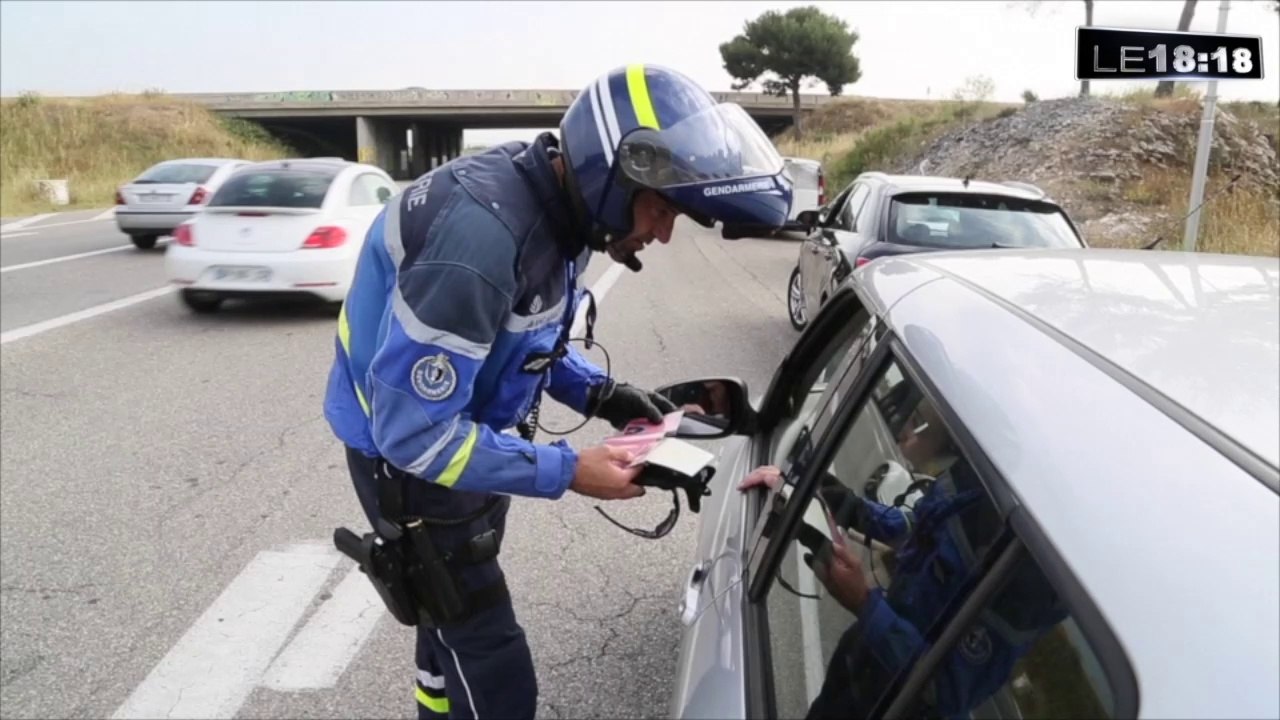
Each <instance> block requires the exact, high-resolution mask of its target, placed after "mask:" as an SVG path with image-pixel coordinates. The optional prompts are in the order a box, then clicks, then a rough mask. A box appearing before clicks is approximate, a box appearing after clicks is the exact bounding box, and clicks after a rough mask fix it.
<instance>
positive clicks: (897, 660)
mask: <svg viewBox="0 0 1280 720" xmlns="http://www.w3.org/2000/svg"><path fill="white" fill-rule="evenodd" d="M960 465H961V467H959V468H958V470H959V472H958V473H954V474H953V473H952V472H946V473H943V474H942V475H940V476H939V477H938V478H937V481H936V482H935V483H934V484H933V485H932V486H931V487H930V489H929V491H928V492H926V494H925V495H924V497H922V498H921V499H920V500H919V501H918V502H917V503H916V504H915V508H914V511H913V512H908V513H905V514H904V513H903V512H901V511H900V510H898V509H896V508H890V507H887V506H885V505H881V504H879V503H876V502H873V501H870V500H866V501H864V502H865V503H866V505H867V507H868V510H870V512H869V514H868V520H869V527H868V528H867V535H868V536H869V537H871V538H873V539H875V540H879V541H881V542H884V543H887V544H890V545H894V546H896V547H898V552H897V560H896V566H895V568H894V572H893V584H892V586H891V588H890V589H889V591H888V594H887V596H886V594H885V592H884V591H883V590H881V589H879V588H877V589H873V590H872V591H871V593H870V594H869V597H868V599H867V603H866V604H865V605H864V606H863V608H862V610H861V616H860V619H859V621H858V623H856V624H855V628H860V634H861V635H862V637H863V641H864V642H865V643H866V644H867V646H868V648H869V649H870V651H871V653H872V655H873V656H874V657H875V659H876V660H877V661H878V662H879V663H880V664H881V666H882V667H883V668H884V669H886V670H887V671H889V675H890V676H892V675H895V674H897V673H898V672H901V670H902V669H903V668H905V667H906V666H907V664H908V663H910V662H911V661H912V659H913V656H914V655H915V654H916V653H918V652H919V651H920V650H921V649H922V644H923V642H924V634H925V631H927V630H928V629H929V627H930V625H931V624H932V623H933V621H934V620H935V619H936V618H937V617H938V616H939V615H941V614H942V611H943V607H944V606H945V605H946V604H947V603H948V602H949V601H950V600H951V598H952V597H954V596H955V595H956V593H957V592H959V591H960V589H961V587H962V586H963V584H964V583H965V581H966V580H967V579H968V578H969V577H970V576H971V574H972V573H973V572H974V571H975V566H976V565H977V562H978V560H979V555H980V554H981V552H982V551H983V550H984V549H985V545H987V544H988V543H989V542H990V541H993V540H994V539H995V533H996V532H997V531H998V529H999V518H998V517H981V515H980V514H979V515H974V516H973V518H971V519H972V520H973V522H972V523H971V524H970V527H969V528H966V527H965V525H966V523H965V522H964V521H963V520H962V519H961V515H962V514H964V513H966V512H975V511H977V512H979V513H981V511H980V510H979V508H978V505H979V504H980V503H982V502H983V496H982V493H983V490H982V489H981V485H980V483H979V481H978V479H977V477H976V476H974V475H973V471H972V470H971V469H969V468H968V466H967V464H963V463H961V464H960ZM974 532H977V534H978V535H988V537H975V536H974V535H973V534H972V533H974ZM975 544H976V545H977V546H975ZM1000 598H1001V600H998V601H997V602H996V608H994V611H993V610H991V609H989V610H987V611H986V612H984V613H982V614H981V615H980V616H979V620H978V622H977V623H976V625H975V626H974V627H973V628H972V629H971V630H970V632H969V634H967V635H966V636H965V637H964V638H963V639H962V640H961V641H960V642H959V643H958V645H957V647H956V650H955V651H953V652H951V653H950V654H948V656H947V658H946V659H945V660H944V661H943V663H942V665H941V666H940V667H939V669H938V671H937V674H936V675H935V676H934V680H935V685H934V687H933V702H934V704H935V707H936V708H937V709H938V710H939V711H940V712H941V713H942V714H943V715H944V716H945V717H967V713H968V711H969V710H971V709H972V708H974V707H975V706H977V705H978V704H979V703H981V702H982V701H983V700H986V699H987V698H989V697H990V696H991V695H992V694H993V693H994V692H995V691H996V690H999V689H1000V687H1001V686H1002V685H1003V684H1004V683H1005V682H1006V681H1007V680H1008V679H1009V675H1010V673H1011V671H1012V669H1013V666H1014V664H1015V663H1016V662H1017V661H1018V659H1019V658H1021V657H1022V656H1023V655H1025V654H1026V653H1027V651H1028V650H1030V648H1031V646H1032V644H1033V643H1034V642H1035V640H1037V639H1038V638H1039V637H1041V636H1042V635H1043V634H1044V633H1045V632H1047V631H1048V630H1049V629H1051V628H1052V627H1053V626H1054V625H1055V624H1057V623H1059V622H1061V621H1062V620H1064V619H1065V618H1066V615H1067V613H1066V610H1065V608H1064V607H1063V605H1062V604H1061V601H1060V600H1059V599H1058V597H1057V596H1056V595H1055V594H1054V593H1053V590H1052V588H1051V587H1050V586H1049V585H1048V583H1047V581H1046V580H1045V579H1044V578H1043V576H1042V575H1040V574H1039V570H1038V568H1037V567H1036V566H1034V564H1024V565H1023V566H1022V567H1021V568H1020V569H1019V570H1018V572H1017V573H1015V580H1014V582H1013V583H1012V584H1011V585H1010V586H1009V587H1008V588H1006V590H1005V594H1004V595H1001V596H1000Z"/></svg>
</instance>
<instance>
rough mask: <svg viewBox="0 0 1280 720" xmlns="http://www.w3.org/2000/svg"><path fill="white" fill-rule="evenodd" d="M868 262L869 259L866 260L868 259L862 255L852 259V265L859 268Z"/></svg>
mask: <svg viewBox="0 0 1280 720" xmlns="http://www.w3.org/2000/svg"><path fill="white" fill-rule="evenodd" d="M869 262H871V261H870V260H868V259H866V258H864V257H860V258H858V259H857V260H854V261H853V266H854V267H856V268H860V267H862V266H863V265H866V264H867V263H869Z"/></svg>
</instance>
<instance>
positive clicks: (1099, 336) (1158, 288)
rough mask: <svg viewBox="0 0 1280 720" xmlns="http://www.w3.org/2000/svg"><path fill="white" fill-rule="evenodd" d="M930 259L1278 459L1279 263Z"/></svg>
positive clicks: (1032, 255)
mask: <svg viewBox="0 0 1280 720" xmlns="http://www.w3.org/2000/svg"><path fill="white" fill-rule="evenodd" d="M930 264H931V265H932V266H933V267H935V268H941V269H943V270H945V271H946V272H948V273H950V274H952V275H953V276H954V277H956V278H957V279H959V280H962V281H963V282H967V283H970V284H972V285H973V286H975V287H976V288H980V289H981V290H982V291H983V292H985V293H989V294H991V295H993V296H995V297H998V298H1000V299H1001V300H1003V301H1004V302H1006V303H1008V304H1009V305H1010V306H1011V307H1016V308H1017V309H1019V310H1021V311H1022V312H1024V313H1027V314H1029V315H1031V316H1033V317H1035V318H1036V319H1037V320H1039V321H1041V322H1043V323H1045V324H1047V325H1048V326H1050V327H1052V328H1053V329H1054V330H1056V331H1057V332H1059V333H1061V334H1062V335H1064V336H1065V337H1067V338H1070V339H1071V340H1072V341H1074V342H1076V343H1079V344H1081V345H1083V346H1085V347H1087V348H1088V349H1089V350H1090V351H1092V352H1093V353H1096V354H1097V356H1099V357H1100V358H1102V359H1103V360H1105V361H1107V362H1109V363H1111V364H1113V365H1115V366H1117V367H1119V368H1121V369H1123V370H1124V371H1125V372H1126V373H1128V374H1129V375H1130V376H1132V377H1133V378H1134V379H1136V380H1137V381H1139V382H1141V383H1144V384H1145V385H1148V386H1150V387H1151V388H1152V389H1154V390H1155V391H1156V392H1158V393H1160V394H1161V395H1163V396H1165V397H1167V398H1168V399H1169V400H1172V401H1173V402H1174V403H1177V404H1178V405H1180V406H1182V407H1183V408H1185V409H1186V410H1188V411H1190V412H1191V413H1192V414H1194V415H1196V416H1197V417H1199V418H1201V419H1203V420H1204V421H1205V422H1207V423H1208V424H1209V425H1211V426H1212V427H1214V428H1217V429H1218V430H1221V431H1222V432H1224V433H1226V434H1227V435H1228V436H1229V437H1230V438H1231V439H1233V440H1234V441H1235V442H1237V443H1239V444H1240V445H1243V446H1244V447H1245V448H1247V449H1248V450H1249V451H1250V452H1252V453H1254V454H1256V455H1257V456H1258V457H1260V458H1261V459H1263V460H1264V461H1266V463H1267V464H1269V465H1270V466H1272V467H1280V371H1278V370H1277V368H1280V334H1278V330H1280V290H1278V289H1277V288H1278V287H1280V273H1278V272H1277V270H1278V268H1280V261H1277V260H1276V259H1275V258H1252V257H1246V256H1239V255H1191V254H1183V253H1166V252H1150V251H1141V250H1119V251H1104V252H1097V253H1093V252H1088V251H1085V252H1078V251H1068V252H1053V251H1050V252H1048V253H1045V252H1040V251H1036V250H1025V251H1015V252H1013V253H1007V254H1003V255H1002V256H1001V257H998V258H990V257H975V256H972V255H959V256H955V255H951V256H948V257H939V256H934V257H933V258H931V259H930Z"/></svg>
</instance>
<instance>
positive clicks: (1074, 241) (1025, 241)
mask: <svg viewBox="0 0 1280 720" xmlns="http://www.w3.org/2000/svg"><path fill="white" fill-rule="evenodd" d="M786 234H787V235H789V236H796V235H800V236H802V237H803V238H804V240H803V242H802V244H801V246H800V253H799V258H798V260H797V262H796V267H795V269H794V270H793V271H792V273H791V278H790V281H789V283H790V284H789V287H788V289H787V312H788V315H789V316H790V318H791V324H792V326H794V327H795V328H796V329H797V330H799V329H801V328H803V327H804V326H805V323H807V322H808V317H809V316H810V315H812V314H813V313H814V312H816V311H817V310H818V309H820V308H821V307H822V304H823V303H825V302H826V299H827V298H828V297H829V296H830V295H831V292H832V291H833V290H834V289H835V288H836V287H837V286H838V285H839V284H840V283H841V281H843V280H844V278H846V277H848V275H849V273H850V272H852V271H853V269H854V268H857V267H860V266H862V265H865V264H866V263H868V262H870V261H871V260H874V259H875V258H878V257H884V256H886V255H903V254H907V253H916V252H929V251H938V250H973V249H989V248H992V247H1002V248H1075V247H1085V246H1086V243H1085V241H1084V239H1083V238H1081V237H1080V234H1079V232H1077V230H1076V228H1075V226H1074V225H1073V224H1072V222H1071V219H1070V218H1069V217H1068V216H1067V213H1066V212H1065V211H1064V210H1063V209H1062V208H1061V207H1060V206H1059V205H1058V204H1057V203H1055V202H1054V201H1053V200H1051V199H1049V198H1048V197H1047V196H1046V195H1045V193H1044V192H1043V191H1041V190H1040V189H1039V188H1037V187H1035V186H1034V185H1028V184H1026V183H1018V182H1009V183H993V182H984V181H980V180H964V179H961V178H947V177H931V176H922V175H886V174H884V173H880V172H867V173H862V174H861V175H859V176H858V177H857V178H855V179H854V180H853V182H851V183H850V184H849V186H848V187H846V188H845V189H844V190H843V191H842V192H841V193H840V194H839V195H837V196H836V197H835V198H834V199H833V200H832V201H831V202H830V203H829V204H828V205H825V206H823V207H821V208H819V209H818V210H815V211H810V212H804V213H801V214H799V216H798V217H797V220H796V223H794V224H793V225H792V226H789V228H788V230H787V231H786Z"/></svg>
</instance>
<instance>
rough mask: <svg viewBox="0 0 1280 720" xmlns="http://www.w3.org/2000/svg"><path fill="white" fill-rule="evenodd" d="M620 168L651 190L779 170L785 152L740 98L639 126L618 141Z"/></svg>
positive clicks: (768, 173)
mask: <svg viewBox="0 0 1280 720" xmlns="http://www.w3.org/2000/svg"><path fill="white" fill-rule="evenodd" d="M617 162H618V168H619V171H620V172H621V173H622V174H623V175H624V176H625V177H626V178H627V179H629V180H630V181H631V182H633V183H635V184H637V185H640V186H642V187H646V188H649V189H652V190H663V189H668V188H676V187H680V186H684V185H694V184H701V183H720V182H725V181H728V180H739V179H743V178H752V177H761V176H771V175H776V174H778V173H780V172H782V170H783V161H782V156H781V155H779V154H778V150H777V148H775V147H774V146H773V143H772V142H770V140H769V138H768V137H767V136H766V135H765V134H764V131H762V130H761V129H760V126H759V125H757V124H756V122H755V121H754V120H752V119H751V116H750V115H747V113H746V111H745V110H743V109H742V108H741V107H739V106H738V105H736V104H733V103H722V104H720V105H713V106H711V107H709V108H707V109H705V110H702V111H701V112H698V113H696V114H694V115H690V116H689V117H686V118H684V119H683V120H680V121H679V122H677V123H676V124H674V125H672V126H671V127H667V128H663V129H661V130H654V129H651V128H640V129H638V130H635V131H633V132H631V133H629V134H628V135H627V136H626V137H625V138H623V139H622V143H621V144H620V146H619V147H618V160H617Z"/></svg>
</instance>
